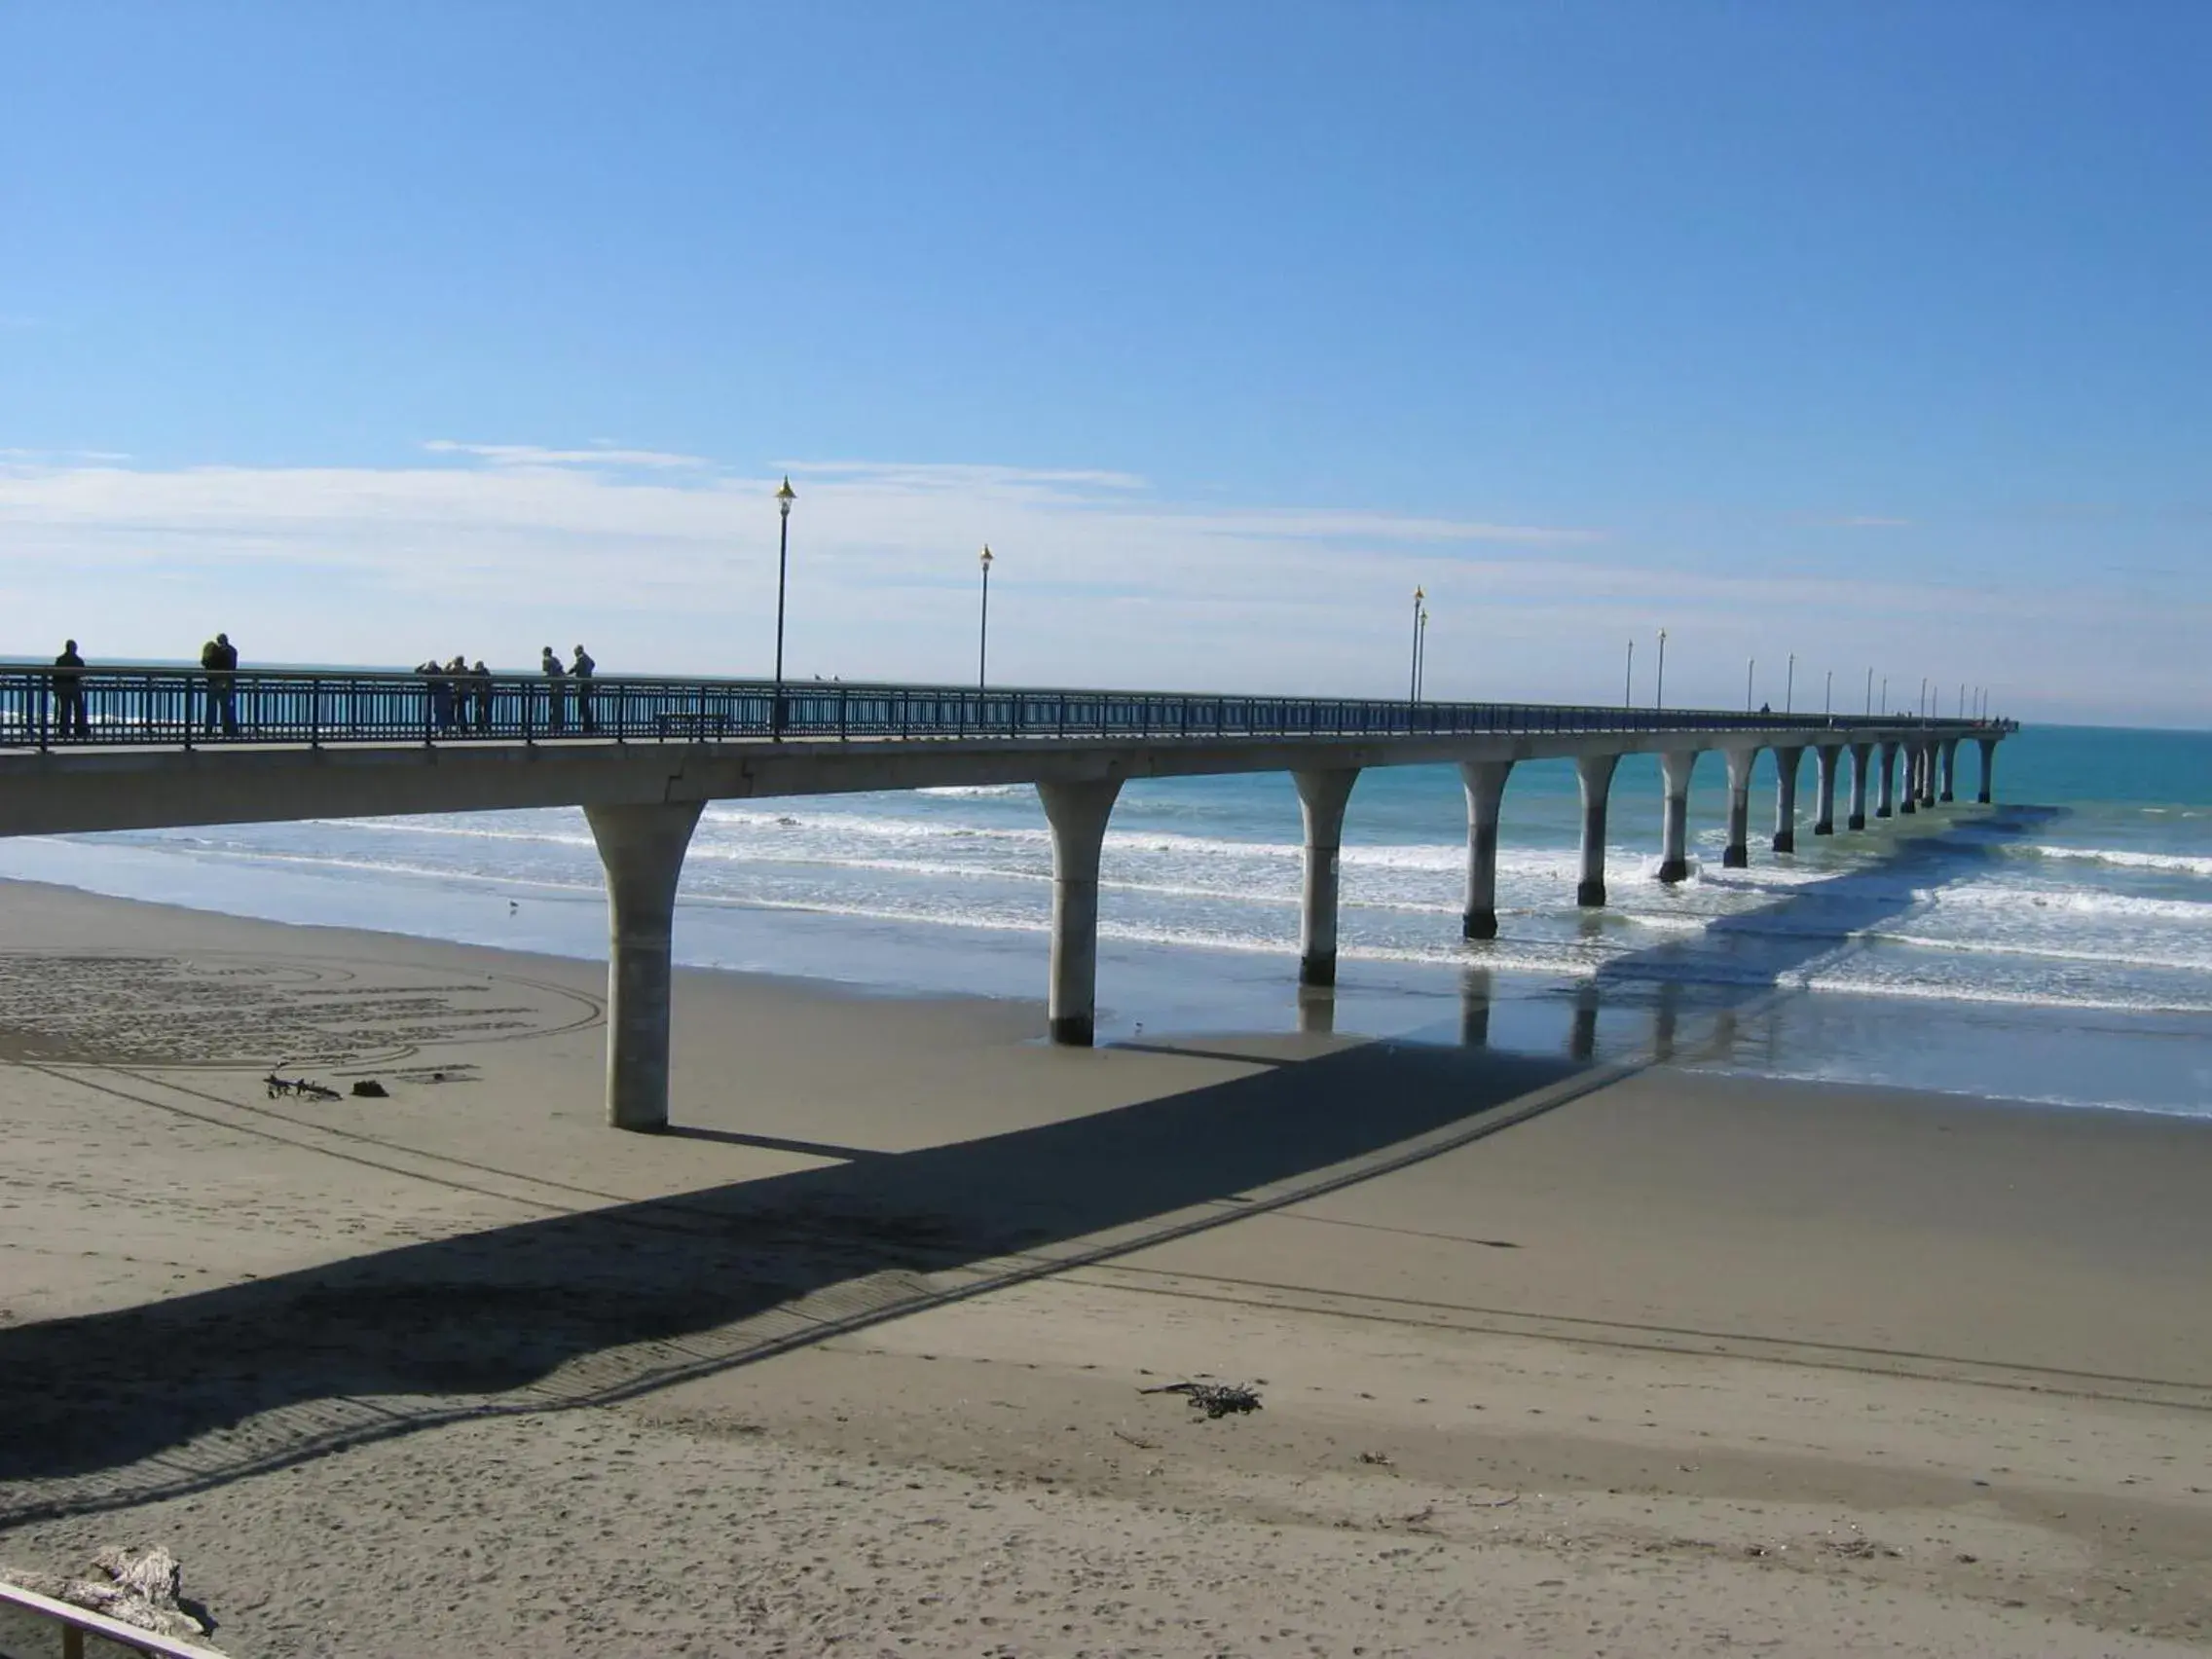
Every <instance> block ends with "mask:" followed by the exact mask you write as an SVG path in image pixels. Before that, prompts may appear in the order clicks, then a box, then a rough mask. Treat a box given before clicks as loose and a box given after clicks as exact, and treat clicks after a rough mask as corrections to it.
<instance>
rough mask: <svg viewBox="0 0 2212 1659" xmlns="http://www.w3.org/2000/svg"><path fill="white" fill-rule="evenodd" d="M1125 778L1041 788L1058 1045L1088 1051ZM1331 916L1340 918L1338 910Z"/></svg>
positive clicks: (1051, 1011)
mask: <svg viewBox="0 0 2212 1659" xmlns="http://www.w3.org/2000/svg"><path fill="white" fill-rule="evenodd" d="M1120 793H1122V780H1121V779H1119V778H1107V779H1104V780H1101V781H1099V782H1095V783H1085V784H1039V785H1038V786H1037V795H1038V798H1039V799H1040V800H1042V801H1043V802H1044V803H1045V819H1046V822H1047V823H1049V824H1050V825H1051V828H1052V979H1051V994H1050V997H1049V999H1048V1006H1047V1009H1046V1013H1047V1014H1048V1016H1049V1018H1050V1021H1051V1034H1052V1041H1053V1042H1055V1043H1062V1044H1065V1045H1067V1046H1068V1047H1070V1048H1077V1049H1088V1048H1089V1047H1090V1045H1091V1041H1092V1038H1093V1036H1094V1033H1095V1030H1096V1022H1097V1014H1098V849H1099V848H1100V847H1102V846H1103V845H1105V842H1106V820H1107V818H1108V816H1109V815H1111V814H1112V812H1113V810H1114V797H1115V796H1116V795H1118V794H1120ZM1330 913H1331V915H1332V916H1333V915H1334V914H1335V911H1334V908H1333V907H1332V909H1331V912H1330Z"/></svg>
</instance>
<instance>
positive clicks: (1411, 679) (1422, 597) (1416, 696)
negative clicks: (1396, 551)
mask: <svg viewBox="0 0 2212 1659" xmlns="http://www.w3.org/2000/svg"><path fill="white" fill-rule="evenodd" d="M1427 600H1428V595H1427V594H1425V593H1423V592H1422V591H1421V590H1420V589H1419V588H1418V587H1417V588H1415V589H1414V657H1413V662H1412V664H1411V666H1410V667H1409V668H1408V669H1407V672H1406V701H1407V702H1409V703H1417V702H1419V700H1420V608H1421V607H1422V606H1423V605H1424V604H1426V603H1427Z"/></svg>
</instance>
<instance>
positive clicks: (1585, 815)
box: [1574, 755, 1621, 910]
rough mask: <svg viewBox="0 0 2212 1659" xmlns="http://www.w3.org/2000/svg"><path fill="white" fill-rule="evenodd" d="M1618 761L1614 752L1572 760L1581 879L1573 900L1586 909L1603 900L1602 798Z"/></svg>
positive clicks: (1619, 758) (1603, 819) (1609, 792)
mask: <svg viewBox="0 0 2212 1659" xmlns="http://www.w3.org/2000/svg"><path fill="white" fill-rule="evenodd" d="M1620 763H1621V757H1620V756H1618V755H1584V756H1579V757H1577V759H1576V760H1575V762H1574V777H1575V781H1576V782H1577V783H1578V784H1580V785H1581V786H1582V879H1581V880H1580V881H1579V882H1577V883H1576V884H1575V888H1574V902H1575V903H1577V904H1579V905H1581V906H1582V907H1583V908H1584V909H1586V910H1595V909H1598V908H1600V907H1601V906H1603V905H1604V903H1605V802H1606V799H1607V798H1608V797H1609V796H1610V795H1611V794H1612V791H1613V768H1614V767H1616V766H1618V765H1619V764H1620Z"/></svg>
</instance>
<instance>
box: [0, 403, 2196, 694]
mask: <svg viewBox="0 0 2212 1659" xmlns="http://www.w3.org/2000/svg"><path fill="white" fill-rule="evenodd" d="M786 470H787V467H786V466H785V465H784V464H782V463H778V464H777V465H776V466H774V467H773V468H759V469H727V468H720V467H717V466H714V465H712V464H709V463H707V462H705V461H700V460H698V459H696V458H689V457H675V456H662V455H661V454H660V452H656V451H648V450H630V449H625V448H623V447H622V446H620V445H617V444H613V443H594V444H590V445H588V446H584V447H580V448H575V449H563V448H553V447H546V446H537V445H530V444H470V443H461V442H459V441H456V440H438V441H437V442H436V443H434V444H432V445H431V446H429V448H428V453H427V455H426V456H425V459H424V461H423V462H422V463H420V464H417V465H407V466H397V467H245V466H196V467H182V468H157V467H151V466H137V465H129V464H125V463H124V462H123V461H122V460H121V459H120V458H112V457H86V456H76V457H61V456H55V455H52V454H47V453H36V452H34V453H28V454H26V453H25V452H15V453H14V454H11V455H7V456H0V544H5V545H6V546H7V547H8V548H9V549H10V550H11V552H12V553H13V554H14V555H15V557H13V558H11V559H10V560H8V561H7V562H6V563H5V565H4V566H0V606H4V607H5V608H6V609H7V611H8V613H9V614H10V616H11V618H12V622H11V629H10V633H11V639H10V640H9V641H8V642H7V643H8V644H9V645H15V646H16V647H17V648H21V646H20V643H19V640H18V638H17V637H16V636H18V634H19V633H20V632H21V631H25V630H27V631H29V633H30V634H31V636H32V637H33V638H43V636H44V635H45V634H46V633H55V635H56V637H57V638H58V637H60V636H61V635H63V634H76V635H78V636H79V637H83V636H84V635H86V634H87V633H89V632H95V631H96V632H97V633H98V634H100V635H101V636H103V637H102V638H101V639H100V640H99V642H98V645H97V649H98V650H99V651H100V652H101V653H104V654H106V655H107V656H109V657H110V658H111V659H112V658H114V657H116V656H122V655H130V654H136V655H172V654H175V651H176V649H178V648H180V647H179V646H178V645H177V642H176V640H175V639H174V638H172V636H173V635H175V634H176V632H177V631H178V629H179V628H180V626H182V623H181V621H180V618H181V617H184V616H190V617H191V618H192V621H191V625H190V626H189V627H185V628H184V629H183V631H184V632H185V633H186V634H188V635H190V636H191V638H190V639H187V640H186V641H185V642H184V645H192V644H193V643H195V642H196V641H197V639H198V638H201V637H203V635H204V634H205V633H206V632H207V631H210V630H211V629H212V628H214V627H217V626H222V627H227V628H228V629H229V630H230V631H231V632H232V634H233V636H234V637H235V638H240V639H241V640H244V641H248V642H249V643H250V644H249V649H250V650H252V651H255V652H257V653H260V654H262V655H263V659H264V660H267V659H268V657H269V656H270V655H275V654H278V651H277V649H276V646H275V645H273V644H272V643H273V642H278V641H280V642H282V645H281V652H280V654H281V655H282V656H283V657H285V658H286V659H288V660H324V661H333V660H336V661H371V662H406V661H416V660H420V659H421V658H422V657H423V656H424V655H425V654H428V653H429V652H430V651H431V650H432V649H433V648H434V649H435V651H436V654H439V655H441V656H443V655H448V654H451V652H453V651H454V650H456V649H461V648H465V649H467V650H468V652H469V653H470V654H471V655H476V654H483V655H485V656H487V657H488V658H489V659H491V660H494V661H498V662H509V663H511V662H521V661H527V660H529V658H530V657H531V656H532V655H534V654H535V648H536V646H537V645H539V644H541V643H543V642H542V639H540V638H539V636H540V635H542V636H543V638H546V639H549V638H552V637H553V636H554V635H556V634H558V635H563V636H568V637H580V638H585V639H588V640H589V641H590V642H591V644H592V647H593V651H594V653H595V654H596V655H598V656H599V657H600V660H601V661H602V663H603V664H606V665H607V667H608V671H609V672H618V671H620V670H621V669H623V668H646V667H650V668H652V669H656V670H668V671H671V672H675V671H685V670H689V671H698V672H726V673H738V672H755V671H757V670H759V669H760V668H761V667H763V666H764V664H765V663H766V661H767V660H768V657H769V653H770V649H771V647H772V643H773V637H774V621H775V596H776V555H777V539H776V531H777V517H776V511H775V505H774V501H773V492H774V490H775V488H776V485H777V483H778V481H779V480H780V479H781V477H782V476H783V474H784V473H785V471H786ZM788 470H789V471H790V472H791V474H792V476H793V479H794V480H796V481H797V484H798V490H799V500H798V504H797V508H796V510H795V511H794V513H793V520H792V549H791V567H790V576H791V594H790V613H789V619H788V622H789V642H788V643H789V658H790V660H791V662H792V663H793V665H794V666H795V667H796V668H797V669H798V671H799V672H802V673H814V672H823V673H831V672H834V673H841V674H844V675H845V676H846V677H847V678H854V677H858V676H880V677H886V678H891V677H899V678H925V679H927V678H946V679H949V678H957V677H959V676H961V675H963V674H965V673H966V672H969V671H970V669H971V668H972V665H973V661H974V656H973V652H974V648H975V629H976V626H977V610H976V601H977V594H976V584H977V571H976V563H975V560H976V550H977V547H978V546H979V545H980V544H981V543H982V542H984V541H986V540H987V541H989V542H990V543H991V546H992V548H993V551H994V552H995V553H996V554H997V555H998V558H999V563H998V565H997V566H996V568H995V569H994V571H993V578H992V587H991V620H992V641H991V659H992V662H993V664H994V666H995V668H997V669H999V670H1001V671H1003V673H1004V674H1005V675H1006V676H1008V677H1009V678H1010V679H1027V680H1029V681H1032V682H1063V683H1064V682H1069V681H1077V682H1089V683H1107V684H1111V683H1119V684H1161V685H1192V686H1217V687H1235V686H1242V687H1247V688H1255V689H1258V688H1277V689H1289V688H1301V689H1313V690H1342V691H1387V690H1388V689H1390V688H1391V687H1392V686H1393V685H1395V684H1397V683H1399V673H1400V667H1399V665H1400V662H1401V660H1402V650H1403V640H1402V632H1403V629H1402V624H1403V612H1404V608H1405V604H1406V602H1407V600H1408V599H1409V598H1410V596H1411V594H1412V591H1413V589H1414V586H1415V584H1416V583H1417V582H1418V583H1419V584H1421V585H1422V586H1423V587H1425V589H1426V590H1427V593H1428V596H1429V603H1430V607H1431V608H1432V610H1433V612H1434V614H1435V618H1436V620H1435V623H1434V625H1433V627H1432V629H1431V633H1430V640H1429V645H1430V663H1431V682H1432V683H1433V684H1434V685H1435V686H1436V688H1437V690H1438V693H1439V694H1440V695H1455V694H1464V695H1477V694H1480V695H1498V696H1532V697H1540V696H1558V697H1568V698H1588V697H1593V696H1610V695H1615V694H1617V692H1618V689H1619V678H1618V676H1619V666H1618V665H1619V661H1620V651H1621V648H1622V642H1624V641H1625V640H1626V639H1627V638H1629V637H1632V636H1633V637H1636V638H1640V639H1644V638H1648V637H1649V635H1650V633H1651V631H1652V630H1653V629H1655V628H1656V627H1657V626H1659V625H1661V624H1662V623H1664V624H1666V625H1668V626H1669V627H1670V629H1671V631H1672V642H1673V643H1672V644H1671V645H1670V650H1669V657H1668V682H1669V685H1670V687H1677V686H1678V687H1679V689H1680V694H1681V695H1683V696H1685V697H1693V698H1694V697H1699V696H1708V697H1713V698H1714V699H1716V700H1720V701H1724V702H1725V701H1732V700H1734V699H1736V698H1740V697H1741V696H1742V684H1743V681H1742V676H1743V666H1742V665H1743V661H1744V658H1745V657H1746V656H1748V655H1756V656H1758V657H1759V659H1760V660H1761V661H1762V662H1766V661H1768V660H1769V658H1770V655H1771V658H1772V660H1773V661H1774V662H1775V663H1779V662H1780V661H1781V659H1782V657H1783V656H1784V655H1785V654H1787V653H1788V651H1790V650H1792V649H1794V650H1796V651H1798V652H1799V653H1800V658H1799V669H1800V675H1801V676H1802V675H1803V674H1806V673H1809V672H1811V668H1810V666H1809V665H1810V664H1811V663H1812V662H1813V661H1814V660H1815V658H1814V657H1813V656H1810V655H1807V654H1805V653H1808V652H1817V653H1818V654H1819V656H1820V657H1821V658H1828V657H1832V659H1833V661H1834V664H1835V666H1836V667H1838V668H1839V669H1841V668H1842V667H1843V665H1845V664H1859V665H1863V664H1865V663H1867V662H1875V663H1877V664H1884V665H1887V664H1896V665H1897V671H1898V672H1900V673H1902V672H1907V671H1909V672H1910V673H1912V674H1914V675H1917V674H1920V673H1923V672H1927V671H1928V669H1929V668H1930V667H1932V666H1940V667H1942V668H1943V670H1944V671H1945V672H1947V673H1951V674H1953V675H1954V677H1955V678H1959V679H1967V680H1972V681H1974V682H1984V681H1988V682H2004V681H2005V680H2006V679H2008V678H2009V677H2011V676H2017V677H2018V678H2019V679H2021V680H2025V679H2027V678H2028V676H2029V672H2030V670H2029V665H2031V664H2033V665H2036V671H2037V673H2038V674H2039V675H2046V669H2047V665H2051V664H2061V663H2063V664H2068V665H2070V666H2071V670H2072V673H2073V674H2074V676H2075V677H2076V682H2077V684H2078V685H2080V686H2082V687H2085V688H2089V689H2093V690H2095V691H2097V692H2098V693H2099V694H2104V693H2106V692H2110V693H2111V694H2113V695H2120V694H2123V693H2124V694H2126V695H2133V696H2136V697H2138V699H2139V701H2143V702H2145V703H2148V701H2149V700H2150V699H2151V698H2153V697H2154V696H2156V697H2158V698H2167V699H2169V700H2170V699H2178V698H2182V697H2197V698H2199V699H2200V698H2201V692H2200V691H2198V690H2195V689H2193V687H2194V682H2187V683H2186V684H2185V681H2187V671H2186V670H2185V668H2183V667H2180V666H2175V667H2172V668H2171V669H2170V671H2169V669H2168V668H2167V667H2166V666H2165V665H2187V664H2190V663H2194V662H2195V661H2197V660H2200V658H2201V655H2202V650H2201V648H2199V647H2200V646H2201V644H2202V642H2203V640H2204V639H2205V638H2206V636H2207V633H2208V632H2212V609H2208V608H2207V606H2206V605H2205V604H2204V603H2203V598H2204V595H2203V593H2202V592H2201V591H2197V590H2193V591H2192V592H2190V593H2186V594H2170V595H2165V596H2162V597H2161V598H2160V599H2159V600H2158V601H2157V602H2156V603H2154V602H2152V601H2151V600H2149V599H2146V598H2138V597H2136V596H2132V595H2127V594H2121V593H2116V592H2111V591H2103V590H2091V591H2083V592H2060V591H2055V590H2052V589H2049V588H2042V589H2033V588H2028V587H2018V588H2014V587H1999V588H1995V589H1990V590H1987V591H1977V592H1976V593H1975V594H1974V595H1973V596H1972V603H1971V604H1962V603H1961V595H1960V594H1959V593H1958V592H1957V591H1955V590H1952V589H1948V588H1945V587H1943V586H1942V585H1940V581H1939V579H1938V578H1939V572H1930V573H1928V574H1925V575H1920V576H1917V577H1914V578H1911V579H1899V577H1898V575H1897V573H1896V572H1894V571H1893V572H1888V573H1885V574H1883V575H1881V576H1878V577H1869V576H1862V575H1861V574H1860V573H1858V572H1856V571H1853V570H1851V569H1848V568H1841V569H1832V570H1829V569H1822V568H1820V567H1819V566H1817V565H1815V566H1810V567H1808V568H1807V569H1804V570H1802V571H1790V570H1788V569H1783V568H1777V567H1776V566H1775V565H1774V563H1773V562H1772V561H1771V560H1760V561H1758V562H1755V563H1754V562H1752V561H1750V560H1742V561H1731V560H1729V559H1728V558H1727V557H1726V556H1725V555H1724V554H1700V555H1699V556H1698V557H1697V558H1696V559H1695V560H1694V561H1690V560H1687V559H1671V558H1668V557H1666V556H1664V555H1663V554H1661V553H1659V552H1657V551H1655V550H1654V549H1653V548H1652V547H1651V546H1649V545H1645V544H1641V543H1639V542H1638V541H1637V539H1636V538H1635V537H1634V536H1632V535H1621V534H1619V533H1617V532H1614V531H1612V530H1610V529H1609V528H1608V529H1604V530H1601V529H1599V528H1596V527H1591V526H1574V525H1540V524H1538V525H1530V524H1517V523H1513V522H1510V521H1509V520H1508V518H1507V517H1506V516H1505V515H1496V516H1494V517H1493V516H1490V515H1484V514H1481V513H1479V512H1478V513H1470V514H1467V515H1464V516H1433V515H1421V514H1401V513H1392V512H1388V511H1383V510H1377V509H1372V508H1357V507H1341V506H1317V507H1284V506H1279V505H1252V504H1235V503H1233V504H1229V505H1223V506H1210V505H1203V504H1194V503H1192V502H1189V501H1178V500H1172V499H1166V498H1161V495H1160V494H1159V493H1158V492H1156V491H1154V490H1153V489H1151V488H1150V487H1149V486H1148V485H1147V484H1146V482H1145V480H1143V479H1142V478H1138V477H1133V476H1130V475H1128V474H1124V473H1119V472H1111V471H1095V470H1088V469H1081V468H1064V469H1051V468H1047V469H1036V470H1029V469H1023V468H1019V467H1009V466H995V465H959V464H954V465H926V464H903V463H895V462H865V461H804V460H794V461H793V462H792V463H791V464H790V465H789V467H788ZM1801 522H1802V521H1801ZM1692 564H1694V567H1695V568H1685V567H1686V566H1689V565H1692ZM93 618H97V623H96V629H95V628H93V627H92V626H91V625H90V623H91V619H93ZM2130 637H2134V638H2139V639H2140V640H2142V641H2144V642H2147V643H2146V645H2144V648H2142V649H2140V650H2134V651H2130V652H2127V653H2124V654H2122V653H2120V652H2119V651H2117V649H2116V650H2115V651H2114V652H2112V653H2110V658H2111V660H2104V661H2099V660H2096V659H2095V658H2094V657H2089V656H2084V652H2085V651H2090V650H2093V649H2094V646H2093V644H2084V642H2094V641H2095V640H2098V639H2106V638H2109V639H2112V640H2115V641H2118V640H2120V639H2123V638H2130ZM1642 656H1643V653H1641V652H1639V661H1640V663H1641V660H1642ZM1701 662H1702V663H1704V664H1706V665H1707V668H1708V669H1709V670H1710V672H1711V673H1712V675H1713V683H1712V684H1711V685H1710V686H1703V687H1701V686H1700V685H1699V683H1698V682H1697V679H1696V676H1697V674H1698V673H1699V672H1700V669H1699V664H1700V663H1701ZM1821 666H1823V667H1825V666H1826V663H1825V661H1823V662H1822V663H1821ZM1853 672H1855V673H1863V666H1861V667H1859V668H1856V669H1854V671H1853ZM2159 676H2164V677H2165V678H2163V679H2160V678H2158V677H2159ZM2154 681H2156V682H2157V683H2156V684H2153V682H2154ZM2168 681H2171V682H2172V685H2173V686H2174V687H2177V688H2178V689H2173V690H2170V691H2169V690H2168V689H2165V687H2166V685H2167V682H2168ZM2046 683H2053V682H2051V681H2049V680H2048V678H2047V676H2046Z"/></svg>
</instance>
